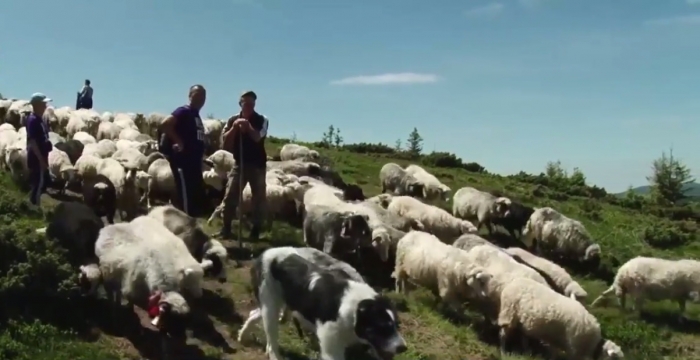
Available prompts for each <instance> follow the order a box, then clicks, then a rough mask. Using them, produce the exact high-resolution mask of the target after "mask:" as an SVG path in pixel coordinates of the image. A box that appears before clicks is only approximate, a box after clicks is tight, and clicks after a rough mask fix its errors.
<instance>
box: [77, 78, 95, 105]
mask: <svg viewBox="0 0 700 360" xmlns="http://www.w3.org/2000/svg"><path fill="white" fill-rule="evenodd" d="M75 108H76V109H92V86H91V85H90V80H88V79H85V85H83V88H82V89H80V92H79V93H78V104H77V106H76V107H75Z"/></svg>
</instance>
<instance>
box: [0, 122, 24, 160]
mask: <svg viewBox="0 0 700 360" xmlns="http://www.w3.org/2000/svg"><path fill="white" fill-rule="evenodd" d="M2 125H9V124H2ZM10 126H12V125H10ZM17 140H19V135H18V134H17V132H16V131H15V129H14V127H13V128H12V129H11V130H8V129H5V130H2V131H0V168H5V167H6V166H7V164H6V163H5V152H6V150H7V149H8V148H9V147H10V146H12V144H14V143H16V142H17Z"/></svg>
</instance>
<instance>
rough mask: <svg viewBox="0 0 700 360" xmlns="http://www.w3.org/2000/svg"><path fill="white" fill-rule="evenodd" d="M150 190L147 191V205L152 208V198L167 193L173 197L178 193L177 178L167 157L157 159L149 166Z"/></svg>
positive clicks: (169, 196)
mask: <svg viewBox="0 0 700 360" xmlns="http://www.w3.org/2000/svg"><path fill="white" fill-rule="evenodd" d="M147 172H148V175H150V176H151V178H150V179H149V180H148V191H147V192H146V199H147V206H148V207H149V208H150V207H151V204H152V200H153V199H154V198H155V197H157V196H162V195H165V196H167V197H168V198H169V199H172V198H173V197H174V196H178V195H177V188H176V187H175V178H174V177H173V171H172V170H171V169H170V163H169V162H168V160H165V159H157V160H155V161H154V162H152V163H151V165H149V166H148V171H147Z"/></svg>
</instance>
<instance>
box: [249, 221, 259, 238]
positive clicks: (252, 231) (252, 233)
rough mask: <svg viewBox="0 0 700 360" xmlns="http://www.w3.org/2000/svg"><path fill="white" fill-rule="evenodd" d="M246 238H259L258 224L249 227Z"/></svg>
mask: <svg viewBox="0 0 700 360" xmlns="http://www.w3.org/2000/svg"><path fill="white" fill-rule="evenodd" d="M248 239H250V240H251V241H255V240H260V226H256V225H253V228H252V229H250V235H248Z"/></svg>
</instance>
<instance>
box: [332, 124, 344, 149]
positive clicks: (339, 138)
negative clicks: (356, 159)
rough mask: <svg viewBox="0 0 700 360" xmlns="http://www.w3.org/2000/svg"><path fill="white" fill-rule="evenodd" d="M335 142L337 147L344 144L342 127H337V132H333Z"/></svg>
mask: <svg viewBox="0 0 700 360" xmlns="http://www.w3.org/2000/svg"><path fill="white" fill-rule="evenodd" d="M333 144H334V145H335V147H337V148H339V147H341V146H342V145H343V137H342V136H340V128H336V129H335V134H333Z"/></svg>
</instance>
